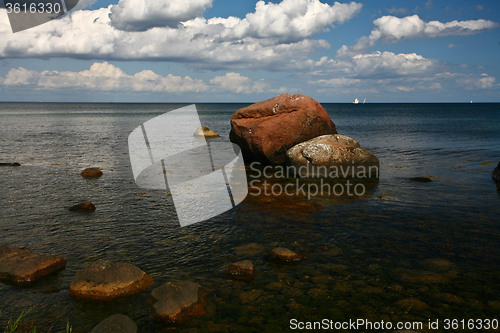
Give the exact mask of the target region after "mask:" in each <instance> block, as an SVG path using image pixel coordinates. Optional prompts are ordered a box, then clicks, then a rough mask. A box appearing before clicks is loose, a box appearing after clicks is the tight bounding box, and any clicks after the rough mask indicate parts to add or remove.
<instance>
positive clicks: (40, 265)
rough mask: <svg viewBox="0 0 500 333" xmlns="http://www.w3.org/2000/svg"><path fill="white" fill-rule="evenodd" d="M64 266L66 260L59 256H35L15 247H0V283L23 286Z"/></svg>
mask: <svg viewBox="0 0 500 333" xmlns="http://www.w3.org/2000/svg"><path fill="white" fill-rule="evenodd" d="M65 266H66V260H64V258H62V257H59V256H51V255H42V254H36V253H31V252H30V251H28V250H25V249H21V248H18V247H15V246H3V245H0V281H9V282H12V283H15V284H17V285H20V286H25V285H29V284H32V283H34V282H35V281H37V280H39V279H40V278H42V277H44V276H47V275H49V274H52V273H54V272H56V271H58V270H60V269H63V268H64V267H65Z"/></svg>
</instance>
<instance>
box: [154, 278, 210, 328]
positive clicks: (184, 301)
mask: <svg viewBox="0 0 500 333" xmlns="http://www.w3.org/2000/svg"><path fill="white" fill-rule="evenodd" d="M151 297H152V299H153V300H152V315H153V319H155V320H158V321H166V322H170V323H184V322H186V321H188V320H189V319H191V318H194V317H198V316H202V315H204V314H206V312H205V309H204V308H203V306H204V304H205V299H204V295H203V293H202V292H201V286H200V285H199V284H197V283H194V282H190V281H185V282H167V283H165V284H163V285H161V286H160V287H158V288H156V289H155V290H153V292H152V293H151Z"/></svg>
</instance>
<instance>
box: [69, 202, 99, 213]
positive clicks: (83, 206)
mask: <svg viewBox="0 0 500 333" xmlns="http://www.w3.org/2000/svg"><path fill="white" fill-rule="evenodd" d="M69 210H70V211H72V212H76V211H82V210H83V211H88V212H93V211H94V210H95V205H94V204H93V203H92V202H90V201H85V202H82V203H79V204H78V205H74V206H73V207H71V208H70V209H69Z"/></svg>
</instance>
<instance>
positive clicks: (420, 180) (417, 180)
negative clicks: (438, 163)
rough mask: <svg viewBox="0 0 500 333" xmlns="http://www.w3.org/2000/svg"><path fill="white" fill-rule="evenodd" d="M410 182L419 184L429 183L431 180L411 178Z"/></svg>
mask: <svg viewBox="0 0 500 333" xmlns="http://www.w3.org/2000/svg"><path fill="white" fill-rule="evenodd" d="M410 180H413V181H414V182H419V183H430V182H432V179H430V178H428V177H413V178H410Z"/></svg>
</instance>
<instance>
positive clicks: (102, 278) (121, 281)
mask: <svg viewBox="0 0 500 333" xmlns="http://www.w3.org/2000/svg"><path fill="white" fill-rule="evenodd" d="M152 283H153V279H152V278H151V277H150V276H149V275H148V274H146V273H144V272H143V271H142V270H140V269H139V268H137V267H136V266H134V265H132V264H129V263H125V262H113V261H107V260H98V261H96V262H94V263H91V264H90V265H87V266H86V267H84V268H83V269H82V270H80V271H79V272H78V273H76V275H75V277H74V278H73V281H71V285H70V287H69V294H70V295H71V296H72V297H75V298H80V299H89V300H99V301H101V300H103V301H104V300H109V299H113V298H116V297H119V296H128V295H133V294H136V293H139V292H141V291H143V290H145V289H147V288H148V287H149V286H150V285H151V284H152Z"/></svg>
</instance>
